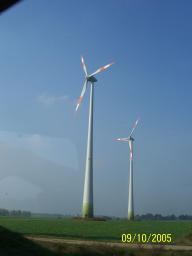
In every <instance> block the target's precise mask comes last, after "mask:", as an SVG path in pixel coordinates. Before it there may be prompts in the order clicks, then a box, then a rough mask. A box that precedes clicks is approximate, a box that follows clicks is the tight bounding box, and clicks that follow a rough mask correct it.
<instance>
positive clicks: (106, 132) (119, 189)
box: [0, 0, 192, 216]
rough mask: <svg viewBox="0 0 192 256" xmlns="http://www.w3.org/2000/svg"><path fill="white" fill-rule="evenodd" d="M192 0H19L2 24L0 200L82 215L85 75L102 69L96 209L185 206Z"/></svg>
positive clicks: (167, 210)
mask: <svg viewBox="0 0 192 256" xmlns="http://www.w3.org/2000/svg"><path fill="white" fill-rule="evenodd" d="M191 8H192V2H191V1H189V0H186V1H185V3H184V4H183V1H181V0H176V1H173V0H168V1H165V0H162V1H158V0H155V1H154V0H146V1H142V0H136V1H133V0H121V1H118V0H105V1H102V0H98V1H88V0H81V1H75V0H72V1H69V0H65V1H63V0H57V1H46V0H41V1H39V0H33V1H29V0H25V1H23V2H21V3H20V4H18V5H16V6H15V7H13V8H11V9H9V10H8V11H6V12H5V13H4V14H3V15H1V23H0V36H1V47H0V56H1V58H0V67H1V68H0V208H8V209H13V208H15V209H24V210H30V211H33V212H47V213H61V214H80V213H81V205H82V197H83V182H84V167H85V153H86V139H87V121H88V99H89V95H88V93H87V92H86V95H85V97H84V98H83V101H82V104H81V106H80V108H79V111H78V113H77V115H74V110H75V104H76V100H77V99H78V97H79V95H80V92H81V89H82V86H83V82H84V77H83V76H84V74H83V70H82V67H81V62H80V55H81V54H83V56H84V59H85V62H86V64H87V68H88V72H93V71H95V70H96V69H97V68H99V67H102V66H103V65H105V64H108V63H110V62H113V61H115V62H116V64H115V65H113V66H112V67H111V68H110V69H109V70H106V71H105V72H103V73H101V74H98V76H97V79H98V83H96V84H95V115H94V203H95V205H94V208H95V214H96V215H98V214H101V215H110V216H126V214H127V198H128V196H127V193H128V192H127V189H128V188H127V186H128V157H129V149H128V145H127V143H122V142H118V141H116V138H118V137H126V136H128V135H129V132H130V129H131V127H132V125H133V123H134V122H135V120H136V118H137V117H138V116H140V117H141V121H140V123H139V125H138V127H137V129H136V130H135V134H134V138H135V144H134V153H135V160H134V185H135V186H134V193H135V213H136V214H137V213H138V214H143V213H147V212H151V213H161V214H172V213H174V214H183V213H185V214H192V208H191V205H190V204H189V202H190V201H191V194H192V186H191V183H192V172H191V144H192V133H191V130H192V116H191V113H190V110H191V107H192V101H191V93H192V89H191V88H192V85H191V84H192V76H191V68H192V51H191V45H192V35H191V26H192V16H191Z"/></svg>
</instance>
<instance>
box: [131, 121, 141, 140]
mask: <svg viewBox="0 0 192 256" xmlns="http://www.w3.org/2000/svg"><path fill="white" fill-rule="evenodd" d="M139 120H140V117H138V118H137V120H136V122H135V124H134V126H133V128H132V130H131V133H130V135H129V137H131V135H132V134H133V132H134V130H135V128H136V127H137V124H138V122H139Z"/></svg>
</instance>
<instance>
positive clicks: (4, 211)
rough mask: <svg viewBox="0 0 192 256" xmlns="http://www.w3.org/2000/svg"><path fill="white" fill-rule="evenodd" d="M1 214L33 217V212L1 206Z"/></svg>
mask: <svg viewBox="0 0 192 256" xmlns="http://www.w3.org/2000/svg"><path fill="white" fill-rule="evenodd" d="M0 216H18V217H31V212H29V211H21V210H10V211H9V210H7V209H2V208H0Z"/></svg>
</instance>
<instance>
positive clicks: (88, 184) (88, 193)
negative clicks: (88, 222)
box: [76, 57, 114, 218]
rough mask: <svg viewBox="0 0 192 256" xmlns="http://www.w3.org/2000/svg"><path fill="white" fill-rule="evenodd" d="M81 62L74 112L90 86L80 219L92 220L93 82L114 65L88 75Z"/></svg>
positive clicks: (82, 60) (83, 63)
mask: <svg viewBox="0 0 192 256" xmlns="http://www.w3.org/2000/svg"><path fill="white" fill-rule="evenodd" d="M81 62H82V65H83V70H84V72H85V83H84V85H83V89H82V92H81V95H80V98H79V99H78V101H77V106H76V111H77V110H78V108H79V105H80V103H81V101H82V99H83V96H84V94H85V91H86V89H87V84H88V82H90V84H91V85H90V86H91V91H90V105H89V121H88V136H87V154H86V165H85V183H84V194H83V207H82V217H83V218H92V217H93V216H94V213H93V93H94V82H97V79H96V78H95V77H94V75H96V74H97V73H99V72H101V71H102V70H104V69H106V68H108V67H110V66H111V65H113V64H114V63H110V64H108V65H106V66H104V67H102V68H99V69H98V70H97V71H95V72H94V73H92V74H91V75H88V73H87V69H86V65H85V62H84V59H83V57H81Z"/></svg>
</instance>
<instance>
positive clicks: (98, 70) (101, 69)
mask: <svg viewBox="0 0 192 256" xmlns="http://www.w3.org/2000/svg"><path fill="white" fill-rule="evenodd" d="M113 64H115V62H113V63H110V64H108V65H106V66H104V67H102V68H99V69H97V70H96V71H95V72H94V73H92V74H91V75H89V76H94V75H96V74H97V73H99V72H101V71H103V70H104V69H106V68H108V67H110V66H111V65H113Z"/></svg>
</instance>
